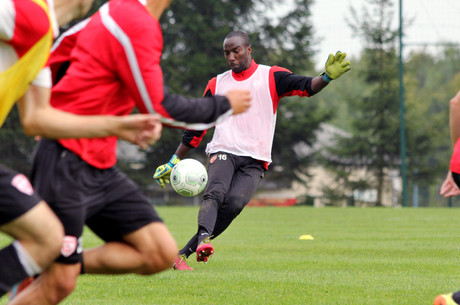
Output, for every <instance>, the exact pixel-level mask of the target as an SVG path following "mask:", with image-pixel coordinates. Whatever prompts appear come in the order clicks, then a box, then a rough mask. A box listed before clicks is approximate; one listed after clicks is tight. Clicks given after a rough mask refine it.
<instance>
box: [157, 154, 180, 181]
mask: <svg viewBox="0 0 460 305" xmlns="http://www.w3.org/2000/svg"><path fill="white" fill-rule="evenodd" d="M179 161H180V159H179V157H178V156H177V155H175V154H174V155H173V156H172V157H171V160H169V162H168V163H165V164H163V165H160V166H158V167H157V169H156V170H155V174H153V179H155V181H156V183H158V185H160V186H161V187H162V188H165V183H169V176H170V175H171V170H172V169H173V167H174V165H176V164H177V163H179Z"/></svg>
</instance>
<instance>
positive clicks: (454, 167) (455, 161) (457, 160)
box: [434, 91, 460, 305]
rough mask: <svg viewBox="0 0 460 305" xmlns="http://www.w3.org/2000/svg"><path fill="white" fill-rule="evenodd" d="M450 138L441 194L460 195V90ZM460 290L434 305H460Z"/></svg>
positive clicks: (441, 297)
mask: <svg viewBox="0 0 460 305" xmlns="http://www.w3.org/2000/svg"><path fill="white" fill-rule="evenodd" d="M449 121H450V138H451V141H452V146H453V147H454V151H453V153H452V157H451V159H450V168H449V172H448V173H447V177H446V179H445V180H444V182H443V184H442V185H441V190H440V194H441V195H442V196H444V197H453V196H458V195H460V91H458V92H457V95H455V96H454V97H453V98H452V99H451V100H450V120H449ZM459 304H460V291H457V292H455V293H448V294H442V295H438V296H437V297H436V299H435V300H434V305H459Z"/></svg>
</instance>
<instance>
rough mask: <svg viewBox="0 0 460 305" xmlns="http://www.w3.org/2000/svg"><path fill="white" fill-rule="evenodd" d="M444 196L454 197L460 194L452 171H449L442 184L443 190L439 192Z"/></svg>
mask: <svg viewBox="0 0 460 305" xmlns="http://www.w3.org/2000/svg"><path fill="white" fill-rule="evenodd" d="M439 194H441V195H442V196H444V197H452V196H457V195H460V189H459V188H458V186H457V184H456V183H455V181H454V178H452V173H451V172H450V171H449V172H448V173H447V177H446V180H444V182H443V183H442V185H441V190H440V192H439Z"/></svg>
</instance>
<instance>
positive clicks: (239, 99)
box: [225, 89, 252, 114]
mask: <svg viewBox="0 0 460 305" xmlns="http://www.w3.org/2000/svg"><path fill="white" fill-rule="evenodd" d="M225 96H226V97H227V98H228V100H229V102H230V106H231V107H232V109H233V114H238V113H242V112H245V111H246V110H248V109H249V107H250V106H251V99H252V97H251V92H249V90H236V89H233V90H230V91H228V92H227V94H225Z"/></svg>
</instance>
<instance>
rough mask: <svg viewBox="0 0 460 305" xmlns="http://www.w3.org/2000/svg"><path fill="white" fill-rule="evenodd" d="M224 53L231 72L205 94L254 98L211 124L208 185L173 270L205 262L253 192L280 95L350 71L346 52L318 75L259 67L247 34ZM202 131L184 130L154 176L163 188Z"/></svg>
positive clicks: (231, 37)
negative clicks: (245, 92) (192, 259)
mask: <svg viewBox="0 0 460 305" xmlns="http://www.w3.org/2000/svg"><path fill="white" fill-rule="evenodd" d="M223 49H224V56H225V59H226V61H227V63H228V65H229V67H230V69H231V70H229V71H227V72H225V73H223V74H220V75H218V76H217V77H215V78H213V79H211V80H210V81H209V82H208V86H207V87H206V90H205V96H212V95H214V94H224V93H225V92H227V91H228V90H231V89H235V88H239V89H243V88H245V89H246V88H247V89H249V90H250V91H251V95H252V96H253V100H252V106H251V108H250V109H249V111H247V112H246V113H244V114H242V115H240V116H236V117H231V118H228V119H226V120H225V121H222V122H220V123H219V124H217V125H216V129H215V132H214V136H213V138H212V140H211V142H210V143H209V144H208V145H207V148H206V153H207V154H208V155H209V157H210V162H209V163H210V164H209V168H208V176H209V178H208V185H207V187H206V190H205V194H204V198H203V202H202V203H201V207H200V211H199V214H198V232H197V233H196V234H195V235H194V236H193V237H192V238H191V239H190V241H189V242H188V243H187V244H186V245H185V247H184V248H182V249H181V250H180V251H179V256H178V257H177V258H176V260H175V265H174V268H175V269H178V270H193V269H192V268H190V267H189V266H188V265H187V263H186V260H185V259H186V258H188V257H189V256H190V255H191V254H192V253H194V252H196V253H197V254H196V255H197V257H196V259H197V261H198V262H200V261H204V262H207V260H208V257H209V256H211V255H212V254H213V252H214V248H213V246H212V245H211V243H210V240H211V239H214V238H216V237H217V236H219V235H220V234H221V233H222V232H223V231H224V230H225V229H226V228H227V227H228V226H229V225H230V223H231V222H232V221H233V220H234V219H235V218H236V217H237V216H238V215H239V214H240V212H241V211H242V210H243V208H244V207H245V206H246V204H247V203H248V202H249V200H250V199H251V198H252V196H253V195H254V193H255V191H256V188H257V186H258V184H259V182H260V181H261V180H262V177H263V175H264V172H265V171H266V170H267V169H268V165H269V164H270V162H271V148H272V143H273V136H274V132H275V123H276V111H277V108H278V103H279V101H280V99H281V98H282V97H284V96H293V95H298V96H312V95H313V94H315V93H318V92H319V91H321V90H322V89H323V88H324V87H325V86H326V85H327V84H328V83H329V82H330V81H331V80H333V79H336V78H338V77H340V76H341V75H342V74H343V73H345V72H347V71H348V70H350V62H349V61H344V59H345V56H346V54H345V53H340V52H337V54H336V55H335V56H334V55H332V54H331V55H329V58H328V60H327V63H326V67H325V69H326V70H325V73H324V74H322V75H321V76H317V77H306V76H299V75H295V74H293V73H291V72H290V71H288V70H287V69H285V68H281V67H277V66H273V67H269V66H265V65H259V64H257V63H256V62H255V61H254V60H252V57H251V51H252V49H251V45H250V41H249V36H248V35H247V33H245V32H243V31H234V32H231V33H229V34H228V35H227V37H226V38H225V40H224V44H223ZM204 133H205V132H201V131H190V130H186V131H185V133H184V135H183V138H182V143H181V144H180V145H179V147H178V148H177V150H176V152H175V154H174V155H173V157H172V158H171V160H170V161H169V162H168V163H166V164H164V165H160V166H159V167H158V168H157V169H156V171H155V174H154V178H155V180H156V181H157V182H158V183H159V184H160V186H162V187H163V188H164V185H165V182H166V183H169V176H170V172H171V169H172V167H173V166H174V164H176V163H177V162H179V160H180V159H182V158H183V157H184V156H185V154H186V153H187V152H188V151H190V150H191V149H192V148H194V147H197V146H198V145H199V144H200V142H201V140H202V138H203V136H204Z"/></svg>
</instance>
